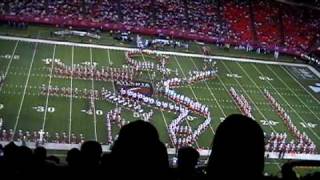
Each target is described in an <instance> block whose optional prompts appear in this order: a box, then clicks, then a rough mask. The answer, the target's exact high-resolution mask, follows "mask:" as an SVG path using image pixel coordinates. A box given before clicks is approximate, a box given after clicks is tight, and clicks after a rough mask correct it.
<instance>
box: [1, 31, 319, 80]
mask: <svg viewBox="0 0 320 180" xmlns="http://www.w3.org/2000/svg"><path fill="white" fill-rule="evenodd" d="M0 39H4V40H15V41H18V40H19V41H24V42H38V43H44V44H57V45H65V46H77V47H87V48H90V47H91V48H99V49H112V50H120V51H140V49H138V48H125V47H117V46H105V45H96V44H85V43H74V42H61V41H53V40H43V39H32V38H23V37H12V36H0ZM143 51H144V52H150V53H158V54H166V55H176V56H184V57H195V58H211V59H216V60H226V61H238V62H255V63H260V64H276V65H286V66H296V67H307V68H309V69H310V70H312V71H313V72H314V73H315V74H316V75H317V76H318V77H320V73H319V72H317V71H316V70H315V69H314V68H313V67H311V66H310V65H307V64H296V63H286V62H276V61H264V60H255V59H248V58H236V57H225V56H206V55H202V54H192V53H181V52H170V51H157V50H143Z"/></svg>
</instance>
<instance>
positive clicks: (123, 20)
mask: <svg viewBox="0 0 320 180" xmlns="http://www.w3.org/2000/svg"><path fill="white" fill-rule="evenodd" d="M4 15H6V16H16V17H37V18H44V17H46V18H58V17H62V18H63V19H64V20H66V22H67V21H68V20H78V21H85V22H87V21H89V22H93V23H99V22H100V23H101V22H104V23H116V24H119V22H120V24H122V25H129V26H134V27H141V28H150V29H151V28H153V29H166V30H179V31H181V32H183V33H189V32H190V33H196V34H199V35H207V36H211V37H216V38H217V39H218V41H221V42H234V43H236V42H237V43H238V44H239V43H242V44H248V43H249V44H251V45H259V46H262V47H266V48H267V47H271V48H275V47H281V48H288V49H292V50H294V51H298V52H305V51H307V50H308V49H309V48H310V47H312V45H313V43H314V42H315V40H316V38H318V37H319V33H320V32H319V30H318V28H317V27H319V25H320V14H319V13H317V12H315V11H314V10H310V9H303V8H301V7H299V8H296V7H293V6H289V5H284V4H280V3H278V2H273V1H272V2H271V1H257V0H252V1H246V0H244V1H228V0H217V1H211V0H195V1H184V0H135V1H132V0H121V1H116V0H99V1H98V0H88V1H81V0H60V1H45V0H42V1H40V2H39V1H28V0H21V1H10V0H3V1H2V2H0V16H4Z"/></svg>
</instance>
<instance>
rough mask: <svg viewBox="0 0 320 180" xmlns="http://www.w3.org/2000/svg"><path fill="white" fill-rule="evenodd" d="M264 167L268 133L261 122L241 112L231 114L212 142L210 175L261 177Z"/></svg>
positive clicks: (228, 177)
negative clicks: (265, 144) (265, 139)
mask: <svg viewBox="0 0 320 180" xmlns="http://www.w3.org/2000/svg"><path fill="white" fill-rule="evenodd" d="M263 169H264V135H263V131H262V129H261V127H260V126H259V124H258V123H257V122H255V121H254V120H252V119H251V118H248V117H246V116H243V115H240V114H233V115H230V116H228V117H227V118H226V119H225V120H224V121H223V122H222V123H221V124H220V125H219V127H218V129H217V131H216V134H215V137H214V139H213V143H212V152H211V155H210V157H209V162H208V167H207V171H208V172H207V173H208V177H209V179H261V178H262V173H263Z"/></svg>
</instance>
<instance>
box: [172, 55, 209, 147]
mask: <svg viewBox="0 0 320 180" xmlns="http://www.w3.org/2000/svg"><path fill="white" fill-rule="evenodd" d="M174 59H175V61H176V63H177V64H178V66H179V69H180V71H181V73H182V75H183V76H184V77H185V78H187V76H186V74H185V73H184V71H183V70H182V67H181V65H180V63H179V61H178V59H177V57H176V56H174ZM188 87H189V89H190V90H191V92H192V94H193V97H194V98H195V99H196V101H198V102H200V101H199V100H198V97H197V96H196V94H195V92H194V91H193V89H192V87H191V86H190V84H188ZM186 122H187V124H188V126H189V127H190V128H191V125H190V123H189V121H188V120H186ZM209 127H211V123H210V126H209ZM210 129H211V132H212V133H213V134H214V131H213V129H212V127H211V128H210ZM196 144H197V146H199V145H198V143H197V141H196Z"/></svg>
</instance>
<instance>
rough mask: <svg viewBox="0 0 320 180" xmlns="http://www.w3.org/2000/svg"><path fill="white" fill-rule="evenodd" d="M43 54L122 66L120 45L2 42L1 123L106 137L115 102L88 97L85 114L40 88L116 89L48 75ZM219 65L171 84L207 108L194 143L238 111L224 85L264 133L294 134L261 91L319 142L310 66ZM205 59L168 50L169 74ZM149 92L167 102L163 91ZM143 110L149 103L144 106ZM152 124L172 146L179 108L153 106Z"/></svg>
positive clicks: (319, 102) (146, 77)
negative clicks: (205, 75)
mask: <svg viewBox="0 0 320 180" xmlns="http://www.w3.org/2000/svg"><path fill="white" fill-rule="evenodd" d="M45 59H59V60H60V61H61V62H63V63H64V64H65V65H67V66H70V67H74V66H75V65H86V64H93V63H95V64H96V65H97V69H101V68H106V67H119V68H122V67H123V65H125V66H126V65H127V61H126V59H125V51H123V50H116V48H113V49H108V48H98V47H79V46H77V45H76V44H72V45H61V44H54V43H53V44H46V43H39V42H25V41H23V40H3V39H2V40H0V75H3V76H5V79H4V81H3V83H2V85H1V87H0V118H2V127H1V128H2V129H5V130H6V131H7V132H10V130H11V132H12V133H13V137H14V139H17V138H18V137H19V132H20V133H22V134H25V133H26V132H27V131H29V132H30V133H31V134H32V132H34V131H36V132H38V131H39V130H40V129H43V131H44V132H48V136H47V140H48V141H49V142H54V141H55V140H57V139H56V138H57V134H58V136H59V137H63V138H64V142H65V143H71V142H73V139H77V141H76V142H78V139H81V137H82V138H83V139H85V140H90V139H91V140H97V141H99V142H101V143H102V144H106V143H107V134H108V130H107V128H106V125H105V123H106V121H105V115H106V113H107V112H109V111H110V110H112V109H114V108H115V107H116V106H117V104H114V103H111V102H109V101H106V100H104V99H97V100H95V101H94V113H93V114H89V113H86V110H88V108H89V107H90V100H89V99H87V98H83V97H80V96H63V95H61V96H59V95H51V94H50V93H47V94H42V93H41V87H42V86H52V87H59V88H70V89H76V88H77V89H79V90H82V91H84V89H86V90H98V91H101V90H102V89H103V88H104V89H107V90H110V91H114V92H115V93H117V91H118V90H117V87H115V84H114V83H113V82H110V81H109V82H105V81H99V80H94V79H91V80H90V79H79V78H73V77H71V78H66V77H60V76H56V75H54V73H53V71H52V67H50V66H48V65H46V64H45V61H44V60H45ZM135 59H136V60H137V61H141V62H148V61H150V62H153V63H157V61H156V60H155V56H154V55H145V54H142V53H141V55H140V56H137V57H135ZM215 61H216V65H215V66H216V67H217V68H218V74H217V77H216V78H214V79H210V80H206V81H201V82H196V83H193V84H188V85H184V86H182V87H179V88H176V89H175V90H176V91H177V92H179V93H180V94H183V95H184V96H187V97H189V98H191V99H193V100H195V101H198V102H201V103H203V104H205V105H207V106H208V107H209V112H210V114H211V118H212V121H211V124H210V126H209V128H208V129H206V131H205V132H203V133H202V134H201V135H200V136H199V139H198V140H197V142H196V143H194V144H193V146H194V147H196V148H208V147H210V144H211V142H212V139H213V136H214V133H215V130H216V128H217V127H218V125H219V123H220V122H221V121H223V119H224V118H225V117H226V116H228V115H230V114H232V113H241V112H240V110H239V108H238V107H237V105H236V103H235V101H234V100H233V98H232V97H231V96H230V93H229V90H230V88H231V87H232V88H234V89H235V90H236V91H237V92H238V93H240V94H242V95H243V96H244V97H245V98H246V99H247V100H248V102H249V104H250V105H251V107H252V115H253V117H254V119H255V120H256V121H258V122H259V123H260V124H261V126H262V127H263V129H264V131H265V132H266V133H267V134H271V133H272V132H274V133H275V132H277V133H284V132H286V133H287V134H288V140H289V141H291V140H295V137H294V136H293V135H292V133H291V132H290V131H289V129H288V127H287V126H286V125H285V123H284V122H283V120H282V119H281V118H280V117H279V116H278V114H277V112H276V111H274V110H273V108H272V106H271V105H270V104H269V102H268V101H267V99H266V98H265V96H264V93H263V92H264V89H267V90H268V91H269V92H270V93H271V94H272V96H273V97H274V98H275V99H276V100H277V102H279V103H280V104H281V106H282V107H283V108H284V109H285V111H286V112H287V113H288V115H290V117H291V119H292V121H293V123H294V125H295V126H296V127H297V128H298V129H299V130H300V131H301V132H305V133H306V134H307V136H308V137H310V138H311V139H312V141H313V142H315V144H316V146H317V147H318V148H319V147H320V128H319V123H320V93H319V92H320V90H319V89H320V84H319V83H320V78H319V76H318V74H317V72H315V70H314V69H312V68H311V67H309V66H306V65H299V64H289V63H274V62H273V63H271V62H260V61H255V62H244V61H238V60H230V59H229V60H223V59H216V60H215ZM203 67H204V59H203V58H199V57H195V56H189V57H188V56H180V55H179V54H177V55H170V56H169V61H168V64H167V68H169V69H171V70H172V71H174V72H175V73H172V74H170V78H173V77H179V78H185V77H187V76H189V72H190V71H200V70H202V68H203ZM135 79H136V80H137V81H141V82H148V83H151V84H152V85H155V84H156V83H157V82H159V81H161V77H160V76H158V74H157V76H155V77H154V76H153V75H152V73H151V72H142V74H140V75H138V76H136V77H135ZM152 97H154V98H159V99H162V100H166V101H170V100H168V99H166V98H165V97H163V96H161V97H160V96H158V95H156V94H153V95H152ZM144 108H145V109H148V110H149V109H152V108H150V107H144ZM153 112H154V114H153V116H152V118H151V123H152V124H154V125H155V127H156V128H157V130H158V132H159V134H160V137H161V140H162V141H163V142H164V143H166V144H167V145H168V147H173V146H172V142H171V139H170V137H169V135H168V129H167V127H168V125H169V124H170V123H171V121H172V120H174V119H175V118H177V116H178V115H177V114H174V113H172V112H167V111H163V110H159V109H156V108H154V109H153ZM121 116H122V117H123V118H125V119H126V120H127V121H135V120H137V119H141V117H137V115H136V114H135V113H133V111H131V110H130V109H124V110H123V111H122V113H121ZM204 120H205V119H204V118H203V117H201V116H198V115H197V114H190V115H189V117H188V120H187V121H186V122H184V123H185V125H186V126H190V127H191V129H192V130H195V129H196V128H197V126H199V124H201V123H202V122H203V121H204ZM118 131H119V128H118V127H117V126H113V128H112V133H111V134H112V135H113V136H116V134H117V133H118Z"/></svg>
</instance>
